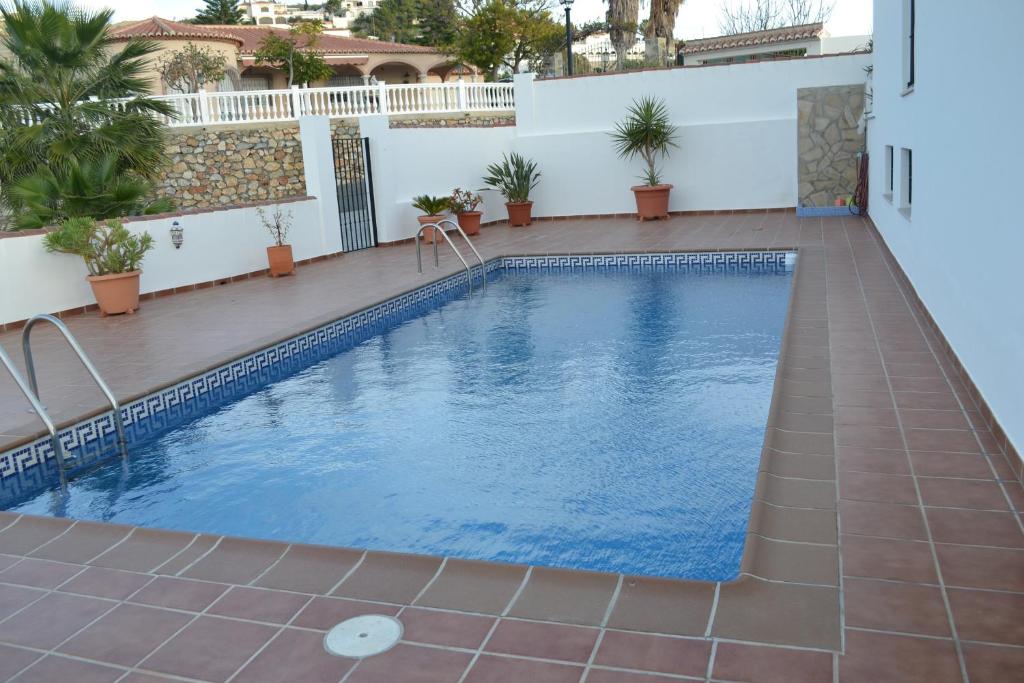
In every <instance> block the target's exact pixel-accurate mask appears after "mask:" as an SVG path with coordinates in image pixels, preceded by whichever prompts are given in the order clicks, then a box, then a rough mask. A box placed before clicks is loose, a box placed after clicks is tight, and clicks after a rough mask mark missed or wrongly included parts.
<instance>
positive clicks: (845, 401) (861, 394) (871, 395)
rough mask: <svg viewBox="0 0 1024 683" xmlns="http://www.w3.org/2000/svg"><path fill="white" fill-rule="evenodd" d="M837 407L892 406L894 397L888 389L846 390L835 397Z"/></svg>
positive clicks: (882, 407)
mask: <svg viewBox="0 0 1024 683" xmlns="http://www.w3.org/2000/svg"><path fill="white" fill-rule="evenodd" d="M835 404H836V406H837V407H843V406H846V407H851V408H878V409H885V408H890V409H891V408H892V405H893V398H892V394H890V393H889V392H888V391H844V392H843V393H841V394H837V395H836V397H835Z"/></svg>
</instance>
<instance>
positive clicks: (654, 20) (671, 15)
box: [644, 0, 686, 65]
mask: <svg viewBox="0 0 1024 683" xmlns="http://www.w3.org/2000/svg"><path fill="white" fill-rule="evenodd" d="M684 2H686V0H651V16H650V18H649V19H648V21H647V29H646V30H645V31H644V38H645V39H646V43H647V45H646V50H645V52H646V57H647V59H648V60H649V61H657V63H658V64H661V65H664V63H665V55H663V54H662V51H661V49H662V41H664V48H665V53H666V54H668V55H671V54H672V50H673V43H674V36H673V34H674V33H675V30H676V16H677V15H678V14H679V8H680V7H681V6H682V4H683V3H684Z"/></svg>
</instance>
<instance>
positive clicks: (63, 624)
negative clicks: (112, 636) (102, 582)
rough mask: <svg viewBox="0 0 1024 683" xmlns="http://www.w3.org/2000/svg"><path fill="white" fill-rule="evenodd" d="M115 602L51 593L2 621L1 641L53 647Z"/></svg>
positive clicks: (0, 629)
mask: <svg viewBox="0 0 1024 683" xmlns="http://www.w3.org/2000/svg"><path fill="white" fill-rule="evenodd" d="M115 604H116V603H113V602H109V601H107V600H97V599H96V598H87V597H83V596H80V595H68V594H66V593H50V594H49V595H47V596H45V597H44V598H42V599H41V600H39V601H37V602H35V603H33V604H31V605H29V606H28V607H26V608H25V609H23V610H22V611H20V612H18V613H17V614H15V615H13V616H11V617H8V619H7V620H6V621H4V622H3V623H2V624H0V641H3V642H5V643H11V644H14V645H25V646H27V647H35V648H43V649H50V648H52V647H55V646H56V645H57V644H58V643H60V642H62V641H63V640H65V639H66V638H67V637H68V636H71V635H72V634H74V633H75V632H77V631H78V630H80V629H81V628H82V627H84V626H86V625H87V624H88V623H89V622H91V621H93V620H94V619H96V618H97V617H99V616H102V615H103V613H105V612H108V611H109V610H110V609H111V608H113V607H114V605H115Z"/></svg>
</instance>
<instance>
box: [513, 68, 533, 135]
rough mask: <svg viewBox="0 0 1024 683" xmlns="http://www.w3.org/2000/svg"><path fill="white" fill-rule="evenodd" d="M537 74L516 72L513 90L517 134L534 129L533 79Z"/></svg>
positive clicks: (526, 132)
mask: <svg viewBox="0 0 1024 683" xmlns="http://www.w3.org/2000/svg"><path fill="white" fill-rule="evenodd" d="M536 75H537V74H515V75H513V76H512V90H513V94H514V96H515V98H516V130H517V134H528V133H529V132H530V131H531V130H532V129H533V118H534V113H533V96H534V88H533V79H534V78H535V77H536Z"/></svg>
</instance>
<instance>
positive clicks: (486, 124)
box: [389, 112, 516, 128]
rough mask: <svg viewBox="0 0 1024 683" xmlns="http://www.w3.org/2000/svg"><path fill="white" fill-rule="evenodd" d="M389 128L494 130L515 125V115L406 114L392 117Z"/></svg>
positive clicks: (503, 113) (507, 113) (504, 113)
mask: <svg viewBox="0 0 1024 683" xmlns="http://www.w3.org/2000/svg"><path fill="white" fill-rule="evenodd" d="M389 125H390V127H391V128H496V127H498V126H514V125H516V115H515V114H513V113H511V112H502V113H493V114H488V113H485V114H468V113H467V114H450V115H447V116H438V115H436V114H406V115H397V116H392V117H391V120H390V121H389Z"/></svg>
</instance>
